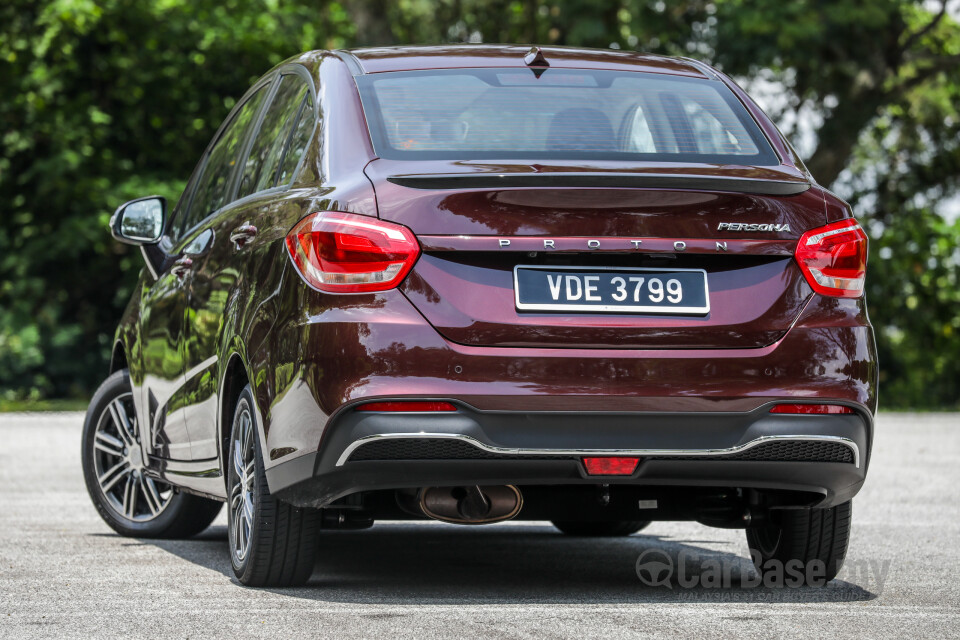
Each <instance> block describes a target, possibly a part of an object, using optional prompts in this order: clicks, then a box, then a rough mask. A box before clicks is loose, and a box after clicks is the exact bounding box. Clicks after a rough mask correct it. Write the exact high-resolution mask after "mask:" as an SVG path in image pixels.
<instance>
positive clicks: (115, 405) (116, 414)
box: [108, 398, 137, 447]
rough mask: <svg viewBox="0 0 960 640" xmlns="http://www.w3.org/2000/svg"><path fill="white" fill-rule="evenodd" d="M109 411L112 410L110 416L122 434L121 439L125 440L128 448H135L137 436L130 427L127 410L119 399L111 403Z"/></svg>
mask: <svg viewBox="0 0 960 640" xmlns="http://www.w3.org/2000/svg"><path fill="white" fill-rule="evenodd" d="M108 409H110V415H111V417H112V418H113V422H114V424H116V425H117V431H119V432H120V437H121V438H123V440H124V442H126V443H127V446H128V447H132V446H134V445H135V444H136V442H137V439H136V435H135V434H134V433H133V430H132V429H131V427H130V421H129V420H128V419H127V410H126V409H124V408H123V405H122V404H120V399H119V398H117V399H116V400H114V401H113V402H111V403H110V404H109V406H108Z"/></svg>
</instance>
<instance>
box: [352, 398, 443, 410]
mask: <svg viewBox="0 0 960 640" xmlns="http://www.w3.org/2000/svg"><path fill="white" fill-rule="evenodd" d="M354 410H355V411H397V412H403V411H408V412H421V411H456V410H457V408H456V407H455V406H453V405H452V404H450V403H449V402H436V401H433V400H400V401H388V402H367V403H364V404H361V405H360V406H358V407H356V408H355V409H354Z"/></svg>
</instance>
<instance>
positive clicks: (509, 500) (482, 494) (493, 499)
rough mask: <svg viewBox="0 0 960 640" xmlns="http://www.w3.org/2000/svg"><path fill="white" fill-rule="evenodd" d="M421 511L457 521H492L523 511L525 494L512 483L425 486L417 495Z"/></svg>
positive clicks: (444, 520)
mask: <svg viewBox="0 0 960 640" xmlns="http://www.w3.org/2000/svg"><path fill="white" fill-rule="evenodd" d="M417 506H418V507H419V509H420V511H421V512H422V513H423V514H424V515H426V516H429V517H431V518H433V519H434V520H442V521H443V522H450V523H453V524H490V523H493V522H503V521H504V520H509V519H511V518H513V517H514V516H516V515H517V514H518V513H520V509H521V507H523V496H522V495H521V494H520V490H519V489H517V488H516V487H515V486H513V485H512V484H508V485H497V486H490V487H478V486H476V485H470V486H466V487H425V488H423V489H421V490H420V492H419V494H418V495H417Z"/></svg>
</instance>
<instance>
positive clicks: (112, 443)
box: [93, 431, 123, 458]
mask: <svg viewBox="0 0 960 640" xmlns="http://www.w3.org/2000/svg"><path fill="white" fill-rule="evenodd" d="M93 447H94V448H95V449H97V450H99V451H103V452H104V453H106V454H109V455H111V456H116V457H118V458H119V457H122V456H123V442H121V441H120V440H118V439H116V438H114V437H113V436H112V435H110V434H109V433H104V432H103V431H97V436H96V438H95V439H94V441H93Z"/></svg>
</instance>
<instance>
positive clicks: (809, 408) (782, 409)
mask: <svg viewBox="0 0 960 640" xmlns="http://www.w3.org/2000/svg"><path fill="white" fill-rule="evenodd" d="M770 413H819V414H824V413H853V409H851V408H850V407H845V406H843V405H841V404H778V405H774V407H773V408H772V409H770Z"/></svg>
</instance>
